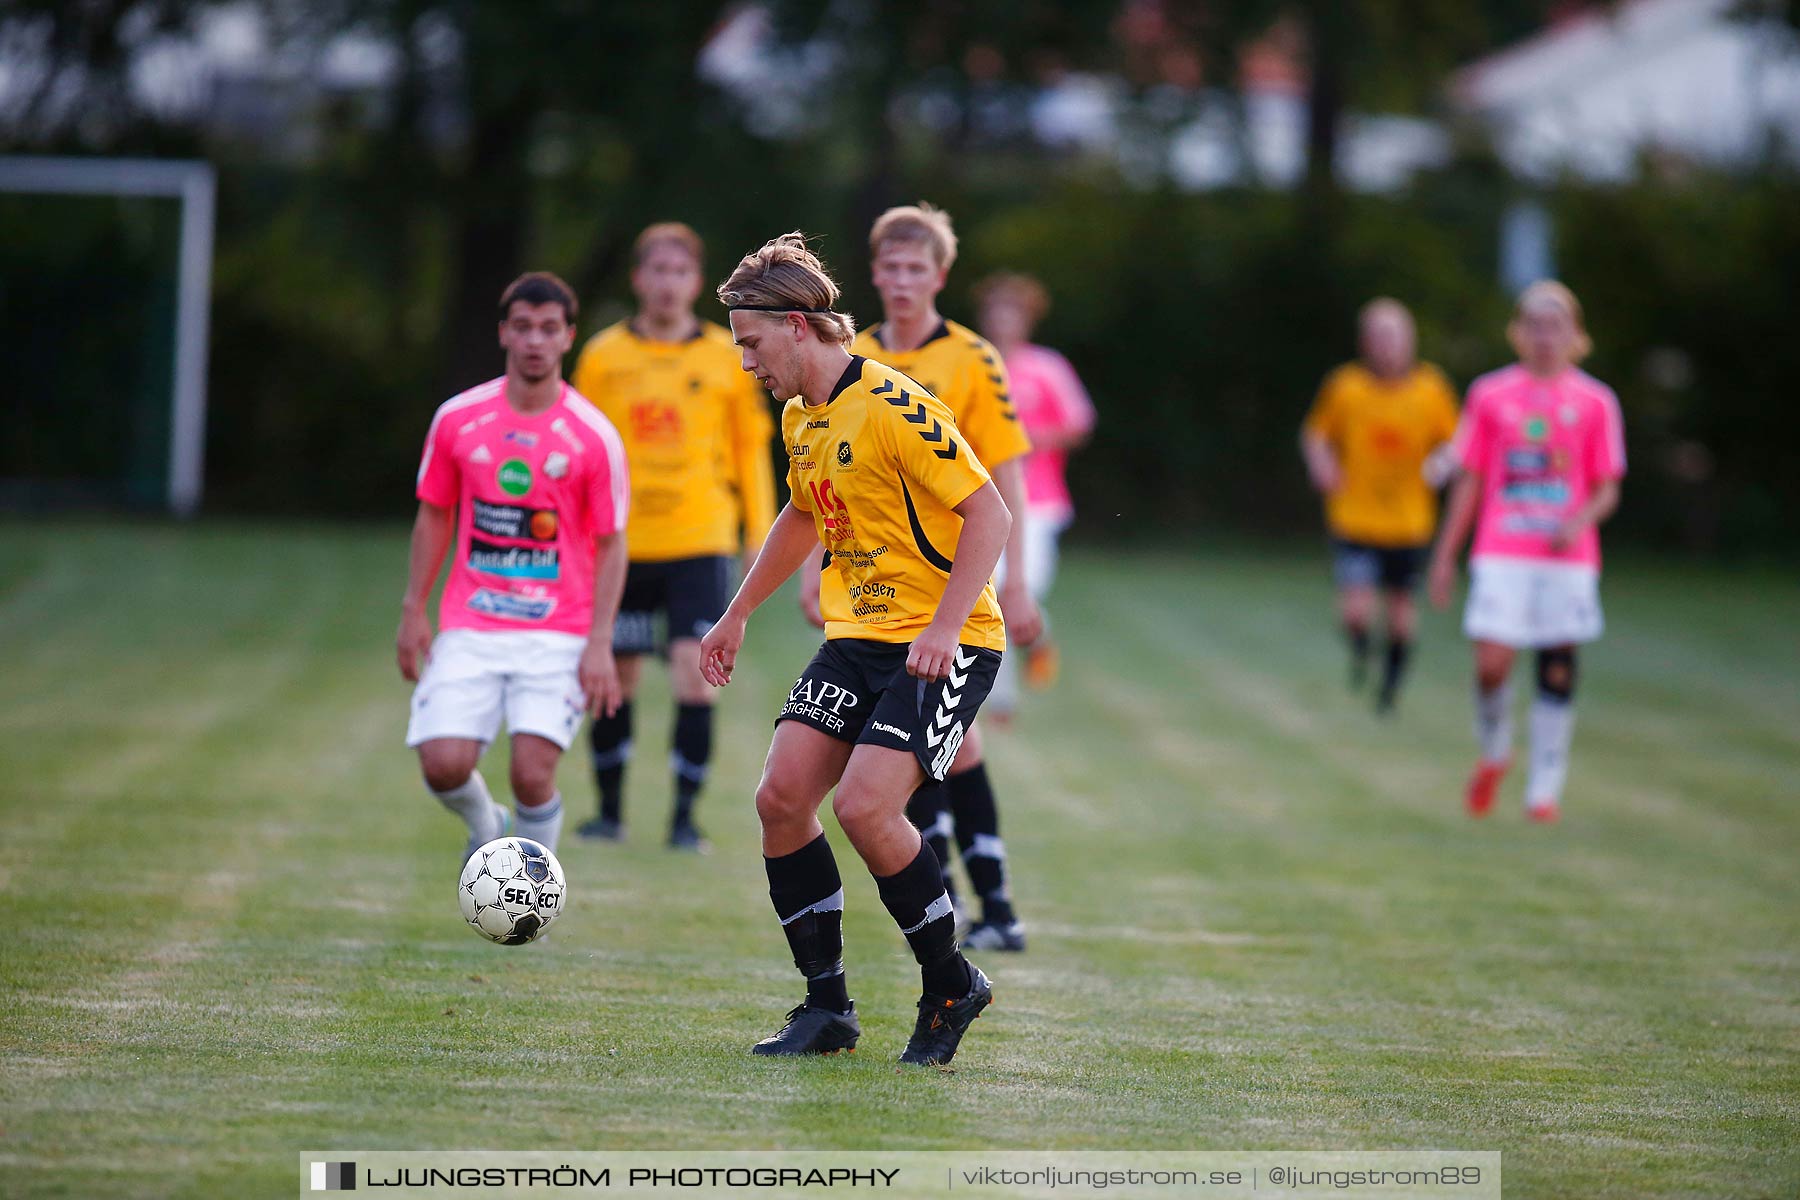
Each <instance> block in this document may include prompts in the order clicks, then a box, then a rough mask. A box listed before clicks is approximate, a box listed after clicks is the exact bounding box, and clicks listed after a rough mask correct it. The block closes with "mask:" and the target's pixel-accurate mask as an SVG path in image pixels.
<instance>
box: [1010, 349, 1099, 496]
mask: <svg viewBox="0 0 1800 1200" xmlns="http://www.w3.org/2000/svg"><path fill="white" fill-rule="evenodd" d="M1006 374H1007V377H1008V378H1009V379H1011V380H1012V401H1013V410H1014V411H1015V412H1017V413H1018V414H1019V421H1020V423H1021V424H1023V425H1024V426H1025V435H1026V436H1027V437H1029V438H1030V439H1031V442H1032V445H1033V446H1038V445H1042V444H1043V443H1044V441H1045V440H1046V435H1048V434H1071V433H1073V434H1085V433H1087V432H1088V431H1089V430H1090V429H1092V428H1093V427H1094V405H1093V402H1092V401H1090V400H1089V399H1088V394H1087V389H1086V388H1084V387H1082V386H1081V379H1080V378H1079V377H1078V376H1077V375H1076V374H1075V368H1074V367H1072V366H1070V365H1069V360H1068V359H1066V358H1064V357H1063V356H1062V355H1060V354H1058V353H1057V352H1056V351H1054V350H1052V349H1050V348H1049V347H1048V346H1038V345H1032V344H1030V343H1027V344H1026V345H1023V346H1020V347H1019V348H1018V349H1016V350H1014V351H1013V352H1012V353H1011V354H1008V355H1007V356H1006ZM1068 461H1069V453H1068V451H1066V450H1053V449H1043V450H1035V449H1034V450H1033V451H1032V452H1031V453H1030V454H1028V455H1026V456H1025V466H1024V471H1025V500H1026V503H1028V504H1030V505H1031V506H1032V507H1033V508H1041V509H1045V510H1047V511H1049V512H1052V513H1055V514H1058V515H1059V516H1060V517H1061V518H1062V519H1063V520H1067V519H1068V518H1069V517H1071V516H1073V515H1074V512H1075V506H1074V504H1073V503H1072V502H1071V501H1070V499H1069V484H1068V481H1067V480H1066V479H1065V477H1064V471H1065V469H1066V468H1067V465H1068Z"/></svg>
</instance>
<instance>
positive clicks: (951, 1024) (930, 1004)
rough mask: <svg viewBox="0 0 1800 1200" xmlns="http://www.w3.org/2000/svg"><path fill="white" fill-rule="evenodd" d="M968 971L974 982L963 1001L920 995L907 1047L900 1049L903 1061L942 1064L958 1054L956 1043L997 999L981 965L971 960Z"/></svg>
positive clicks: (929, 1065) (928, 994) (947, 997)
mask: <svg viewBox="0 0 1800 1200" xmlns="http://www.w3.org/2000/svg"><path fill="white" fill-rule="evenodd" d="M969 974H970V975H972V976H974V982H973V983H971V984H970V985H969V990H968V992H967V993H965V994H964V995H963V997H962V998H961V999H960V1000H953V999H951V998H950V997H949V996H934V995H932V994H931V993H930V992H926V993H925V994H924V995H923V996H920V997H919V1020H918V1022H917V1023H916V1024H915V1025H914V1026H913V1032H912V1037H911V1038H909V1039H908V1040H907V1043H906V1049H905V1050H902V1051H901V1052H900V1061H901V1062H902V1063H911V1064H915V1065H917V1066H922V1067H932V1066H936V1067H941V1066H943V1065H945V1064H946V1063H948V1062H949V1061H950V1060H951V1059H952V1058H955V1057H956V1046H957V1043H958V1042H961V1041H962V1036H963V1034H964V1033H966V1032H968V1029H969V1026H970V1025H971V1024H973V1023H974V1021H975V1018H976V1017H979V1016H980V1015H981V1010H982V1009H984V1008H986V1007H987V1006H988V1005H990V1004H992V1003H993V1002H994V985H993V984H991V983H989V982H988V977H987V976H986V975H983V974H982V973H981V968H980V967H978V966H976V965H975V964H974V963H970V964H969Z"/></svg>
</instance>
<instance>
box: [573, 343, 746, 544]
mask: <svg viewBox="0 0 1800 1200" xmlns="http://www.w3.org/2000/svg"><path fill="white" fill-rule="evenodd" d="M573 382H574V384H575V390H576V391H578V392H580V393H581V394H582V395H583V396H585V397H587V398H588V399H589V400H590V401H592V402H593V403H594V405H595V406H596V407H597V408H599V409H600V411H601V412H603V413H605V414H606V416H607V418H608V419H609V420H611V421H612V423H613V425H614V426H616V427H617V428H618V431H619V436H620V438H622V439H623V440H624V443H625V457H626V461H627V462H628V463H629V464H630V469H631V517H630V521H629V524H628V525H627V527H626V530H625V540H626V545H627V546H628V548H629V551H628V552H629V554H630V555H631V561H633V562H668V561H671V560H674V559H682V558H699V557H703V556H707V555H716V554H725V555H729V554H736V553H737V552H738V550H739V548H740V547H741V546H742V545H743V544H744V542H748V543H749V545H750V546H751V548H752V549H754V548H755V547H757V546H759V545H761V544H762V540H763V538H764V536H766V535H767V534H768V532H769V526H770V524H771V523H772V522H773V521H774V519H775V479H774V468H773V466H772V464H771V460H770V454H769V438H770V437H771V436H772V435H773V434H774V432H775V430H774V421H773V420H771V418H770V413H769V407H768V400H767V397H766V396H765V394H764V392H763V390H762V389H761V388H760V387H758V386H757V384H756V381H755V380H754V379H752V378H751V377H750V376H748V375H746V374H744V372H743V370H742V369H741V367H740V359H739V354H738V349H737V347H736V346H735V345H733V344H732V341H731V334H730V333H729V332H727V331H726V330H724V329H722V328H720V327H719V326H717V325H714V324H711V323H710V322H701V323H700V325H699V327H698V328H697V329H696V330H695V332H694V334H693V335H692V336H691V337H689V338H687V339H685V340H683V341H678V342H664V341H655V340H652V339H650V338H645V337H640V336H638V334H637V332H636V331H635V330H633V329H632V327H631V323H630V322H629V321H621V322H619V323H618V324H616V325H612V326H609V327H608V328H606V329H603V330H601V331H600V332H599V333H597V334H595V335H594V336H593V337H591V338H589V339H588V342H587V344H586V345H585V346H583V347H582V350H581V357H580V358H579V359H578V360H577V362H576V365H575V374H574V379H573ZM740 530H741V534H742V540H740Z"/></svg>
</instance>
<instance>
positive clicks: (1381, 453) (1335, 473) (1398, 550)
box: [1300, 297, 1456, 713]
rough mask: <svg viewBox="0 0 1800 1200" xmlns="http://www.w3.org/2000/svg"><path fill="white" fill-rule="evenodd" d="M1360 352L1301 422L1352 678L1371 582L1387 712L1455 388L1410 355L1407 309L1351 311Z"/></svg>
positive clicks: (1358, 666) (1382, 306) (1370, 607)
mask: <svg viewBox="0 0 1800 1200" xmlns="http://www.w3.org/2000/svg"><path fill="white" fill-rule="evenodd" d="M1357 328H1358V342H1359V346H1360V350H1361V355H1362V357H1361V359H1360V360H1359V361H1357V362H1351V363H1346V364H1344V365H1343V366H1341V367H1339V368H1337V369H1336V370H1335V371H1333V372H1332V373H1331V374H1330V375H1327V376H1326V377H1325V382H1324V384H1323V385H1322V386H1321V387H1320V388H1319V395H1318V398H1317V399H1316V400H1315V401H1314V402H1313V406H1312V411H1311V412H1309V413H1308V414H1307V416H1306V422H1305V424H1304V425H1302V426H1301V430H1300V449H1301V453H1302V454H1303V455H1304V457H1305V459H1306V469H1307V472H1308V474H1310V475H1311V476H1312V482H1313V486H1314V487H1316V488H1317V489H1318V490H1319V491H1320V492H1321V493H1322V494H1323V495H1324V497H1325V524H1326V527H1327V528H1328V529H1329V530H1330V532H1331V544H1332V574H1333V577H1334V579H1335V581H1336V584H1337V594H1338V615H1339V618H1340V620H1341V621H1342V622H1343V627H1344V636H1345V637H1346V638H1347V639H1348V640H1349V643H1350V685H1351V686H1352V687H1356V688H1359V687H1361V686H1362V682H1363V678H1364V676H1365V674H1366V671H1367V665H1368V657H1369V627H1370V625H1371V624H1372V623H1373V620H1374V615H1375V603H1376V595H1377V592H1379V593H1380V595H1381V597H1382V599H1383V600H1384V601H1385V604H1384V608H1385V612H1384V618H1385V623H1386V633H1387V648H1386V654H1385V657H1384V660H1383V665H1382V674H1381V687H1380V690H1379V691H1377V693H1376V697H1375V708H1376V711H1378V712H1383V713H1386V712H1391V711H1392V710H1393V707H1394V701H1395V699H1396V697H1397V696H1398V694H1399V689H1400V680H1401V677H1402V676H1403V675H1404V674H1405V672H1406V663H1407V659H1408V657H1409V656H1410V655H1411V652H1412V643H1413V636H1414V631H1415V630H1416V628H1417V625H1418V612H1417V608H1416V606H1415V604H1414V602H1413V593H1414V591H1415V590H1416V589H1417V587H1418V583H1419V576H1420V573H1421V572H1422V570H1423V568H1424V566H1425V559H1426V556H1427V554H1428V552H1429V550H1430V546H1431V534H1432V529H1433V527H1434V526H1435V525H1436V523H1437V495H1436V488H1437V486H1438V485H1440V484H1442V483H1443V481H1444V478H1445V477H1446V476H1447V475H1448V473H1449V470H1450V466H1449V457H1448V450H1447V447H1448V443H1449V442H1450V439H1451V438H1452V437H1453V436H1454V435H1455V433H1456V393H1455V392H1454V390H1453V389H1452V388H1451V386H1450V381H1449V380H1448V379H1446V378H1445V377H1444V373H1443V372H1442V371H1440V370H1438V368H1437V367H1435V366H1433V365H1431V364H1430V363H1422V362H1419V361H1418V360H1417V359H1416V358H1415V356H1414V355H1415V349H1416V346H1417V339H1416V337H1415V334H1414V330H1413V320H1412V314H1411V313H1409V312H1407V310H1406V306H1405V305H1403V304H1401V303H1400V302H1399V301H1398V300H1390V299H1387V298H1385V297H1383V298H1381V299H1377V300H1371V301H1370V302H1369V303H1368V304H1367V305H1365V306H1364V307H1363V310H1362V313H1361V316H1360V318H1359V320H1358V326H1357Z"/></svg>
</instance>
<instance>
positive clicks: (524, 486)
mask: <svg viewBox="0 0 1800 1200" xmlns="http://www.w3.org/2000/svg"><path fill="white" fill-rule="evenodd" d="M494 482H495V483H497V484H499V485H500V490H501V491H503V492H505V493H506V494H507V495H509V496H523V495H524V494H525V493H526V492H529V491H530V490H531V466H530V464H528V463H527V462H526V461H525V460H524V459H522V458H509V459H507V460H506V461H505V462H503V463H501V464H500V466H499V467H498V468H497V469H496V470H495V471H494Z"/></svg>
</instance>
